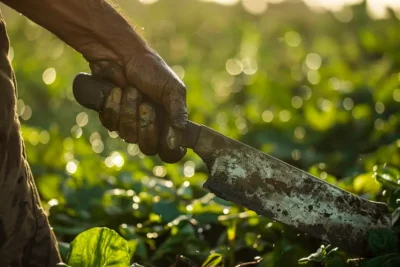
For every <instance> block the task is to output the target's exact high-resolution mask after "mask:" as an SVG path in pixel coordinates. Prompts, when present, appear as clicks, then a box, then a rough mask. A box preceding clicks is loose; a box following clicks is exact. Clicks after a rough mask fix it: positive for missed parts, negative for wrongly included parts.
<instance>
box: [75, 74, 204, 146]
mask: <svg viewBox="0 0 400 267" xmlns="http://www.w3.org/2000/svg"><path fill="white" fill-rule="evenodd" d="M115 87H116V86H115V85H113V84H112V83H110V82H108V81H106V80H103V79H101V78H97V77H96V78H95V77H93V76H92V75H90V74H88V73H79V74H78V75H76V77H75V79H74V82H73V86H72V88H73V93H74V97H75V99H76V101H77V102H78V103H79V104H81V105H82V106H84V107H85V108H88V109H91V110H95V111H97V112H101V111H102V110H103V105H104V101H105V100H106V98H107V97H108V95H109V94H110V92H111V90H112V89H113V88H115ZM201 127H202V126H200V125H199V124H197V123H194V122H192V121H189V122H188V125H187V127H186V130H185V131H184V132H183V136H182V140H181V142H180V145H181V146H182V147H186V148H192V149H193V148H194V147H195V146H196V144H197V140H198V138H199V134H200V130H201Z"/></svg>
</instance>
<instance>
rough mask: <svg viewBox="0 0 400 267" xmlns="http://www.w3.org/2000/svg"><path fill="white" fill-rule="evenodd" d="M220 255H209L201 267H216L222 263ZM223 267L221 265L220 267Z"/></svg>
mask: <svg viewBox="0 0 400 267" xmlns="http://www.w3.org/2000/svg"><path fill="white" fill-rule="evenodd" d="M222 259H223V257H222V255H221V254H218V253H214V254H211V255H210V256H208V258H207V259H206V261H205V262H204V263H203V264H202V265H201V267H216V266H218V265H219V264H221V263H222ZM221 266H223V265H221Z"/></svg>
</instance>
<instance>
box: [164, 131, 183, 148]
mask: <svg viewBox="0 0 400 267" xmlns="http://www.w3.org/2000/svg"><path fill="white" fill-rule="evenodd" d="M181 139H182V132H181V131H179V130H177V129H175V128H173V127H171V126H170V127H169V128H168V132H167V146H168V148H169V149H170V150H173V149H175V148H176V147H177V146H178V145H179V143H180V142H181Z"/></svg>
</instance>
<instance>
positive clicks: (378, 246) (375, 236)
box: [368, 228, 398, 256]
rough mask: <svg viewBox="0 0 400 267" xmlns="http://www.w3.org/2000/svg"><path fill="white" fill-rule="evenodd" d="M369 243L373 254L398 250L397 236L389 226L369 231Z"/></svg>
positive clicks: (377, 254)
mask: <svg viewBox="0 0 400 267" xmlns="http://www.w3.org/2000/svg"><path fill="white" fill-rule="evenodd" d="M368 245H369V248H370V249H371V251H372V253H373V255H376V256H379V255H384V254H388V253H395V252H397V246H398V243H397V236H396V234H395V232H393V231H392V230H391V229H389V228H379V229H374V230H371V231H369V233H368Z"/></svg>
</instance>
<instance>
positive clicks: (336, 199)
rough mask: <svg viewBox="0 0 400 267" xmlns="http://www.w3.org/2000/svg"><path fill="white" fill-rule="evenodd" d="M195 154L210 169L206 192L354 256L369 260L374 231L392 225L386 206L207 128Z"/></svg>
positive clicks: (203, 127) (202, 133)
mask: <svg viewBox="0 0 400 267" xmlns="http://www.w3.org/2000/svg"><path fill="white" fill-rule="evenodd" d="M211 148H212V149H211ZM194 151H195V152H196V153H197V154H199V155H200V156H201V157H202V158H203V160H204V161H205V162H206V164H207V167H208V169H209V178H208V180H207V181H206V183H205V184H204V187H205V188H207V189H208V190H210V191H211V192H213V193H214V194H216V195H217V196H219V197H221V198H223V199H225V200H228V201H232V202H234V203H236V204H239V205H242V206H244V207H246V208H248V209H251V210H254V211H255V212H257V213H258V214H260V215H264V216H266V217H268V218H271V219H274V220H276V221H279V222H282V223H284V224H287V225H289V226H292V227H295V228H297V229H298V230H300V231H303V232H305V233H307V234H309V235H311V236H313V237H316V238H319V239H322V240H323V241H326V242H328V243H330V244H332V245H335V246H338V247H339V248H341V249H343V250H346V251H348V252H351V253H355V254H358V255H368V254H369V251H368V247H367V244H368V242H367V238H368V231H369V230H371V229H375V228H383V227H390V225H391V217H390V213H389V211H388V208H387V206H386V204H384V203H378V202H372V201H368V200H365V199H362V198H360V197H358V196H356V195H354V194H351V193H349V192H347V191H344V190H342V189H340V188H338V187H336V186H334V185H332V184H329V183H327V182H325V181H323V180H321V179H318V178H316V177H314V176H312V175H310V174H308V173H306V172H304V171H302V170H300V169H298V168H296V167H293V166H291V165H289V164H287V163H284V162H283V161H280V160H278V159H276V158H274V157H272V156H269V155H267V154H265V153H263V152H261V151H259V150H256V149H254V148H251V147H249V146H247V145H245V144H243V143H240V142H238V141H235V140H233V139H230V138H228V137H226V136H223V135H221V134H219V133H218V132H215V131H214V130H212V129H210V128H207V127H205V126H202V129H201V131H200V136H199V139H198V142H197V145H196V147H195V149H194Z"/></svg>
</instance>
